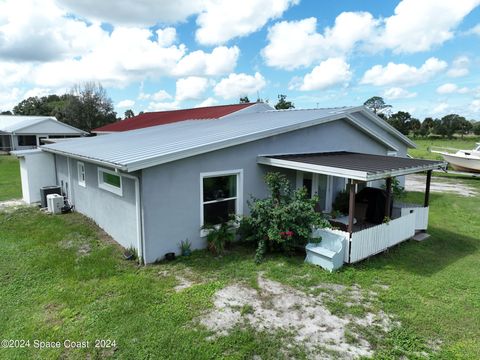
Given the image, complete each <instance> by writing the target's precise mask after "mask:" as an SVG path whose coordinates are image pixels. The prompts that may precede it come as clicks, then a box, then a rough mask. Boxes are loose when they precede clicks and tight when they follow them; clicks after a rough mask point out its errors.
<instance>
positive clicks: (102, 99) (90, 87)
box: [64, 82, 117, 131]
mask: <svg viewBox="0 0 480 360" xmlns="http://www.w3.org/2000/svg"><path fill="white" fill-rule="evenodd" d="M70 95H71V96H70V99H69V101H68V102H67V104H66V108H65V118H64V121H65V122H66V123H68V124H70V125H72V126H75V127H77V128H79V129H82V130H85V131H91V130H92V129H95V128H97V127H100V126H102V125H106V124H110V123H113V122H115V121H116V120H117V118H116V116H117V113H116V112H115V111H113V102H112V100H111V99H110V98H109V97H108V96H107V93H106V91H105V89H104V88H103V87H102V85H101V84H97V83H94V82H87V83H84V84H80V85H75V86H74V87H73V89H72V90H71V92H70Z"/></svg>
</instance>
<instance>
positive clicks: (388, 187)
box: [385, 177, 392, 218]
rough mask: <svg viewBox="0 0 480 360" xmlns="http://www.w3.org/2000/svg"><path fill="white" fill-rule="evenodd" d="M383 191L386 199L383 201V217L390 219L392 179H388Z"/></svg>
mask: <svg viewBox="0 0 480 360" xmlns="http://www.w3.org/2000/svg"><path fill="white" fill-rule="evenodd" d="M385 190H386V192H387V198H386V200H385V216H386V217H388V218H389V217H390V202H391V201H392V178H391V177H388V178H387V182H386V184H385Z"/></svg>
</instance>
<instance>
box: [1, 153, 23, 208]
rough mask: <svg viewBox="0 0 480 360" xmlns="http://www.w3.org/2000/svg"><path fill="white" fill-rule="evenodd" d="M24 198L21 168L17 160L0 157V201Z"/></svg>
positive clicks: (10, 157) (5, 156)
mask: <svg viewBox="0 0 480 360" xmlns="http://www.w3.org/2000/svg"><path fill="white" fill-rule="evenodd" d="M21 197H22V187H21V184H20V167H19V165H18V160H17V158H15V157H13V156H7V155H0V201H2V200H10V199H19V198H21Z"/></svg>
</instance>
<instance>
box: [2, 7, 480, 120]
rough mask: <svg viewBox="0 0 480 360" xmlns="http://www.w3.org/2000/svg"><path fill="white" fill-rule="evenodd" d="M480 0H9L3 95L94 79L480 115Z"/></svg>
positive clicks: (157, 93) (204, 96) (173, 91)
mask: <svg viewBox="0 0 480 360" xmlns="http://www.w3.org/2000/svg"><path fill="white" fill-rule="evenodd" d="M479 4H480V0H457V1H452V0H422V1H418V0H402V1H378V0H375V1H374V0H369V1H360V0H345V1H335V2H326V1H313V0H245V1H242V2H239V1H227V0H223V1H222V0H200V1H190V0H177V1H175V2H172V1H158V0H157V1H153V0H139V1H136V2H131V1H127V0H117V1H113V0H104V1H100V2H99V1H94V0H83V1H78V0H41V1H40V0H6V1H2V0H0V78H1V79H2V82H1V83H0V109H1V110H8V109H11V107H12V106H13V105H15V104H16V103H18V102H19V101H20V100H22V99H23V98H25V97H28V96H32V95H39V96H41V95H45V94H48V93H62V92H65V91H68V90H69V89H70V88H71V87H72V86H73V85H74V84H76V83H80V82H83V81H98V82H100V83H102V84H103V86H104V87H105V88H106V89H107V92H108V94H109V96H110V97H111V98H112V100H113V102H114V104H115V108H116V111H117V112H118V113H119V115H120V114H123V112H124V111H125V110H126V109H128V108H131V109H133V110H134V111H135V113H138V112H139V111H141V110H143V111H155V110H166V109H176V108H186V107H194V106H205V105H216V104H228V103H236V102H238V98H239V97H240V96H245V95H247V96H248V97H249V98H250V99H251V100H255V99H256V98H257V94H258V95H259V96H260V98H262V99H265V100H269V102H270V103H271V104H274V103H275V102H276V100H277V95H278V94H286V95H287V96H288V99H289V100H291V101H293V102H294V103H295V106H296V107H297V108H315V107H317V106H318V107H332V106H345V105H359V104H362V103H363V102H364V101H365V100H366V99H367V98H369V97H371V96H374V95H379V96H382V97H384V98H385V100H386V102H387V103H389V104H392V105H393V111H398V110H405V111H410V112H411V113H412V114H413V115H414V116H416V117H419V118H420V119H423V118H424V117H425V116H434V117H439V116H442V115H445V114H448V113H451V112H455V113H460V114H462V115H464V116H466V117H467V118H472V119H477V120H480V52H479V49H480V47H479V45H480V7H479V6H478V5H479Z"/></svg>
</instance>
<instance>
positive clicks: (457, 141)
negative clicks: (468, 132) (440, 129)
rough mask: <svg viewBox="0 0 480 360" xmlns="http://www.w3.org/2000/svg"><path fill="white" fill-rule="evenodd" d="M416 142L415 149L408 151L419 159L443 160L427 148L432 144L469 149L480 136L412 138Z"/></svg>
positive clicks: (478, 140) (479, 139)
mask: <svg viewBox="0 0 480 360" xmlns="http://www.w3.org/2000/svg"><path fill="white" fill-rule="evenodd" d="M412 140H413V141H414V142H415V143H416V144H417V148H416V149H409V150H408V153H409V154H410V155H411V156H413V157H415V158H419V159H432V160H443V158H442V156H441V155H440V154H436V153H431V152H430V151H429V148H430V147H432V146H440V147H449V148H454V149H466V150H471V149H473V148H474V147H475V143H478V142H480V136H468V137H465V138H464V139H461V138H454V139H431V138H429V139H412Z"/></svg>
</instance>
